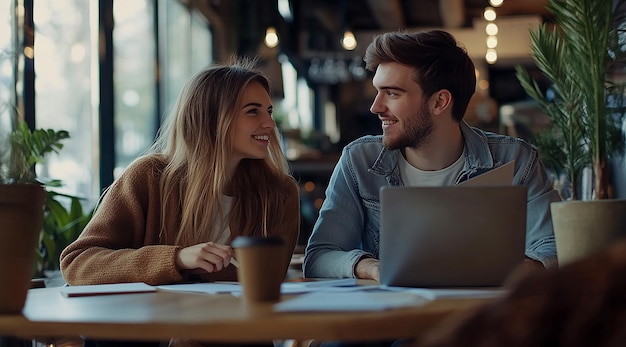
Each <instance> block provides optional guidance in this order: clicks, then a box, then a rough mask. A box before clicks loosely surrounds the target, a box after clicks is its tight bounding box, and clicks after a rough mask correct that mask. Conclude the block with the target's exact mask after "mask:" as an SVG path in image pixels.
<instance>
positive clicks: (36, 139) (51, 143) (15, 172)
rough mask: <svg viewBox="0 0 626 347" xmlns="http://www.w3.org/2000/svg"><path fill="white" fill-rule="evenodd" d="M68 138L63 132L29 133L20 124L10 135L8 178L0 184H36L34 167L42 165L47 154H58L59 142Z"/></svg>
mask: <svg viewBox="0 0 626 347" xmlns="http://www.w3.org/2000/svg"><path fill="white" fill-rule="evenodd" d="M69 137H70V135H69V133H68V132H67V131H65V130H60V131H55V130H52V129H47V130H46V129H36V130H33V131H31V130H30V128H29V127H28V125H27V124H26V123H25V122H21V123H20V124H19V126H18V128H17V129H16V130H15V131H14V132H13V134H12V139H11V140H12V144H11V165H10V168H9V176H8V178H7V179H5V182H0V183H4V184H11V183H37V182H38V181H37V177H36V174H35V165H36V164H38V163H43V162H44V156H45V155H46V154H47V153H50V152H55V153H58V152H59V151H60V150H61V149H62V148H63V144H62V143H61V141H62V140H64V139H67V138H69Z"/></svg>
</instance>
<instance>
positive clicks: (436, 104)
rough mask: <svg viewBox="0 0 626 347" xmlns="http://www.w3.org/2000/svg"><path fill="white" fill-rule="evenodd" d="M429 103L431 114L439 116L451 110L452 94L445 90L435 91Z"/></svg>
mask: <svg viewBox="0 0 626 347" xmlns="http://www.w3.org/2000/svg"><path fill="white" fill-rule="evenodd" d="M430 101H431V112H432V113H433V114H440V113H443V112H445V111H446V110H450V111H451V109H452V94H450V91H448V90H447V89H441V90H439V91H436V92H435V93H434V94H433V95H432V97H431V98H430Z"/></svg>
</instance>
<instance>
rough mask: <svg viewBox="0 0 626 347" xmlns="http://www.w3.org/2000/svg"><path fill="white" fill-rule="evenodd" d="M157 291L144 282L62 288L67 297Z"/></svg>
mask: <svg viewBox="0 0 626 347" xmlns="http://www.w3.org/2000/svg"><path fill="white" fill-rule="evenodd" d="M155 291H156V288H155V287H153V286H151V285H148V284H146V283H143V282H132V283H112V284H93V285H83V286H67V287H62V288H61V294H63V295H64V296H66V297H78V296H92V295H112V294H132V293H150V292H155Z"/></svg>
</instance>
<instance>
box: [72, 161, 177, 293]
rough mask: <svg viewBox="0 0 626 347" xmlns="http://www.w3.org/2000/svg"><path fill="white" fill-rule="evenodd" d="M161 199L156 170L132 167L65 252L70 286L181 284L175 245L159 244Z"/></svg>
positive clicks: (108, 194)
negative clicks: (132, 283) (127, 283)
mask: <svg viewBox="0 0 626 347" xmlns="http://www.w3.org/2000/svg"><path fill="white" fill-rule="evenodd" d="M160 205H161V201H160V196H159V192H158V175H154V166H153V165H150V164H149V163H147V162H145V161H143V162H140V163H136V164H135V165H131V166H130V167H129V168H128V169H127V170H126V172H125V173H124V174H123V175H122V176H121V177H120V178H119V179H118V180H117V181H116V182H115V183H113V184H112V185H111V187H110V188H109V189H108V191H107V192H106V194H105V195H104V196H103V198H102V201H101V202H100V204H99V206H98V207H97V210H96V211H95V213H94V215H93V217H92V219H91V220H90V222H89V223H88V224H87V226H86V227H85V229H84V230H83V232H82V233H81V235H80V236H79V237H78V239H77V240H75V241H74V242H73V243H71V244H70V245H69V246H68V247H66V248H65V249H64V250H63V252H62V253H61V257H60V263H61V271H62V273H63V277H64V279H65V280H66V281H67V283H68V284H70V285H85V284H102V283H122V282H145V283H148V284H151V285H157V284H163V283H171V282H176V281H180V280H182V275H181V274H180V272H179V271H178V270H177V269H176V260H175V257H176V253H177V251H178V249H179V247H177V246H173V245H160V244H159V243H160V241H159V233H160V225H161V220H160V214H161V213H160Z"/></svg>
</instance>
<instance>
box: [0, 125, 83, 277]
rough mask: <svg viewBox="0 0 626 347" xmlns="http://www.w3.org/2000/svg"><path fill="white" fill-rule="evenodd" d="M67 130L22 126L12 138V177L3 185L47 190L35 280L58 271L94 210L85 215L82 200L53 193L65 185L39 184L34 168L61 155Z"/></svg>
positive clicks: (4, 181)
mask: <svg viewBox="0 0 626 347" xmlns="http://www.w3.org/2000/svg"><path fill="white" fill-rule="evenodd" d="M69 137H70V135H69V133H68V132H67V131H65V130H59V131H56V130H53V129H35V130H32V131H31V129H30V128H29V127H28V125H27V124H26V123H25V122H21V123H20V124H19V126H18V128H17V129H16V130H15V131H13V133H12V137H11V141H12V143H11V163H10V170H9V176H8V177H7V178H6V179H4V180H3V181H1V182H0V184H18V183H33V184H43V185H44V186H45V187H46V204H45V206H44V220H43V228H42V230H41V233H40V235H39V247H38V249H37V262H36V268H35V271H34V276H35V277H43V276H44V275H45V271H47V270H58V269H59V256H60V255H61V252H62V251H63V249H64V248H65V247H66V246H67V245H69V244H70V243H71V242H72V241H74V240H75V239H76V238H77V237H78V235H79V234H80V233H81V232H82V230H83V229H84V227H85V225H87V222H89V220H90V219H91V216H92V214H93V209H92V210H91V211H87V212H85V211H84V210H83V206H82V203H81V201H82V199H81V198H79V197H77V196H73V195H68V194H62V193H58V192H55V191H54V190H51V188H58V187H61V186H62V185H63V183H62V182H61V181H60V180H49V181H46V182H40V181H39V180H38V179H37V176H36V171H35V166H36V165H37V164H42V163H44V159H45V155H46V154H48V153H52V152H54V153H59V151H60V150H61V149H62V148H63V144H62V143H61V141H63V140H65V139H67V138H69Z"/></svg>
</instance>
